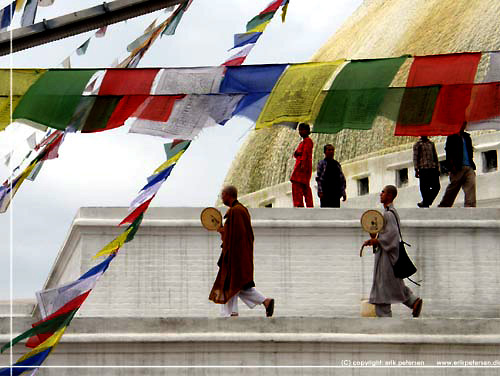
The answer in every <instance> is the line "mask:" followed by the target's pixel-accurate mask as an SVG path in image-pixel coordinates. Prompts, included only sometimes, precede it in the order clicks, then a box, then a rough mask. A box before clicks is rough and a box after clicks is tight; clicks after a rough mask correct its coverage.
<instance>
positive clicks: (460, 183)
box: [439, 166, 476, 208]
mask: <svg viewBox="0 0 500 376" xmlns="http://www.w3.org/2000/svg"><path fill="white" fill-rule="evenodd" d="M460 188H462V190H463V191H464V194H465V202H464V206H465V207H466V208H467V207H475V206H476V173H475V172H474V170H473V169H472V167H469V166H463V167H462V169H461V170H460V171H457V172H450V183H449V184H448V186H447V187H446V192H445V193H444V196H443V198H442V199H441V203H440V204H439V206H440V207H444V208H451V207H452V206H453V203H454V202H455V199H456V198H457V195H458V192H459V191H460Z"/></svg>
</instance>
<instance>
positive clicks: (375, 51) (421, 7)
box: [226, 0, 500, 194]
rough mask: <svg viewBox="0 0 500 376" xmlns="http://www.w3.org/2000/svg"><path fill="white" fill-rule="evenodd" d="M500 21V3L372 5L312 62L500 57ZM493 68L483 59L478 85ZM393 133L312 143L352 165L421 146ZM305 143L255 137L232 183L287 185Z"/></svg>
mask: <svg viewBox="0 0 500 376" xmlns="http://www.w3.org/2000/svg"><path fill="white" fill-rule="evenodd" d="M499 20H500V1H499V0H411V1H410V0H367V1H365V2H364V3H363V4H362V5H361V6H360V7H359V8H358V9H357V10H356V11H355V12H354V13H353V14H352V15H351V17H350V18H349V19H348V20H347V21H346V22H345V23H344V25H343V26H342V27H340V29H339V30H337V32H336V33H335V34H334V35H333V36H332V37H331V38H330V40H329V41H328V42H327V43H326V44H325V45H324V46H323V47H321V48H320V49H319V51H318V52H317V53H316V54H315V55H314V56H313V57H312V61H333V60H336V59H339V58H347V59H366V58H382V57H395V56H401V55H404V54H411V55H430V54H441V53H443V54H444V53H452V52H470V51H492V50H500V22H499ZM409 67H410V62H409V61H407V62H406V64H405V65H404V66H403V67H402V68H401V70H400V73H399V74H398V75H397V76H396V78H395V81H398V82H393V86H395V84H397V85H403V86H404V84H405V80H406V76H407V72H408V69H409ZM485 67H486V62H485V59H482V62H481V64H480V66H479V69H478V73H477V74H478V76H477V77H476V82H477V81H478V79H480V78H481V75H484V71H485ZM393 132H394V124H393V122H391V121H389V120H388V119H386V118H384V117H381V116H379V117H378V118H377V119H376V121H375V123H374V125H373V128H372V130H370V131H352V130H344V131H341V132H340V133H338V134H336V135H319V134H313V135H312V138H313V140H314V142H315V144H316V145H323V144H325V143H333V144H334V145H335V147H336V158H337V159H339V160H340V161H343V162H345V161H348V160H353V159H359V158H367V157H369V156H370V155H376V154H380V153H390V152H393V151H395V150H400V149H407V148H409V147H410V145H411V143H412V142H414V140H415V139H414V138H412V137H394V136H393ZM298 142H299V137H298V136H297V134H296V132H294V131H292V130H290V129H288V128H284V127H272V128H269V129H264V130H259V131H254V132H252V134H251V135H250V136H249V137H248V138H247V140H246V141H245V143H244V145H243V146H242V148H241V150H240V152H239V153H238V155H237V157H236V159H235V160H234V161H233V164H232V167H231V169H230V171H229V173H228V175H227V177H226V183H231V184H236V185H237V186H238V187H239V189H240V192H241V193H243V194H246V193H251V192H255V191H258V190H260V189H264V188H267V187H270V186H273V185H276V184H279V183H282V182H285V181H287V180H288V178H289V176H290V174H291V170H292V168H293V163H294V160H293V158H291V155H292V153H293V150H294V148H295V147H296V145H297V144H298ZM321 157H322V148H321V147H316V148H315V150H314V161H313V165H316V163H317V161H318V160H319V159H320V158H321Z"/></svg>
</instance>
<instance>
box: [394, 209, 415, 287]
mask: <svg viewBox="0 0 500 376" xmlns="http://www.w3.org/2000/svg"><path fill="white" fill-rule="evenodd" d="M389 211H390V212H391V213H392V214H393V215H394V218H396V224H397V225H398V231H399V239H400V240H399V257H398V259H397V261H396V263H395V264H394V265H393V266H392V269H393V270H394V275H395V276H396V277H397V278H401V279H405V278H408V279H409V280H410V281H411V282H413V283H414V284H416V285H418V286H420V284H418V283H417V282H415V281H413V280H412V279H410V278H409V277H411V276H412V275H413V274H415V273H416V272H417V268H416V266H415V265H414V264H413V262H412V261H411V259H410V257H409V256H408V252H406V248H405V244H406V245H408V246H410V247H411V245H410V244H408V243H406V242H404V241H403V236H402V235H401V227H400V226H399V221H398V217H397V216H396V213H394V212H393V211H392V210H389Z"/></svg>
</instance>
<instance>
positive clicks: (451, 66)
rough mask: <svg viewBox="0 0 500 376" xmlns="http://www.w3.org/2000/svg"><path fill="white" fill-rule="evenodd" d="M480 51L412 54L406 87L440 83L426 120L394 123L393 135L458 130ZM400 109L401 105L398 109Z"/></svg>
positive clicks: (463, 115)
mask: <svg viewBox="0 0 500 376" xmlns="http://www.w3.org/2000/svg"><path fill="white" fill-rule="evenodd" d="M480 59H481V53H461V54H449V55H434V56H415V58H414V60H413V64H412V65H411V68H410V73H409V75H408V80H407V82H406V87H408V88H412V87H418V86H429V85H441V89H440V91H439V95H438V98H437V100H436V105H435V108H434V112H433V115H432V120H431V122H430V123H428V124H424V125H422V124H402V123H399V122H398V123H397V124H396V130H395V135H396V136H420V135H426V136H438V135H442V136H447V135H451V134H455V133H458V132H459V131H460V129H461V128H462V127H463V125H464V123H465V121H466V109H467V107H468V106H469V103H470V100H471V95H472V88H473V84H474V78H475V76H476V71H477V66H478V64H479V60H480ZM402 111H404V109H402Z"/></svg>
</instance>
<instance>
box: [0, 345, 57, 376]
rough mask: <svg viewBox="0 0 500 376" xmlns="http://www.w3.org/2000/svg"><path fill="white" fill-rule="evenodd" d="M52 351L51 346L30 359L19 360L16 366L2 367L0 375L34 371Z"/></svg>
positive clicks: (14, 374) (7, 375)
mask: <svg viewBox="0 0 500 376" xmlns="http://www.w3.org/2000/svg"><path fill="white" fill-rule="evenodd" d="M51 351H52V349H51V348H49V349H46V350H44V351H41V352H38V353H36V354H34V355H33V356H31V357H30V358H28V359H24V360H23V361H17V362H16V363H15V364H14V366H15V368H11V367H9V368H2V369H0V376H19V375H21V374H22V373H24V372H28V371H33V370H34V369H37V368H35V367H37V366H40V365H41V364H42V363H43V362H44V360H45V359H47V357H48V356H49V353H50V352H51Z"/></svg>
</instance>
